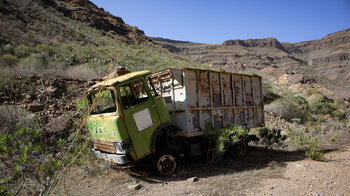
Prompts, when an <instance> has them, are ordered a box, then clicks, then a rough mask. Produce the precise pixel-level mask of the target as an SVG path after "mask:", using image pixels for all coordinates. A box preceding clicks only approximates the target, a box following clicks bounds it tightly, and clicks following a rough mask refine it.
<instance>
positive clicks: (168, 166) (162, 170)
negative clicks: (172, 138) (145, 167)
mask: <svg viewBox="0 0 350 196" xmlns="http://www.w3.org/2000/svg"><path fill="white" fill-rule="evenodd" d="M152 164H153V170H154V172H155V173H156V174H158V175H164V176H169V175H171V174H173V173H174V171H175V170H176V167H177V164H178V158H177V156H176V154H175V153H174V151H172V150H171V149H169V148H166V149H163V150H159V151H158V152H156V153H155V155H154V157H153V163H152Z"/></svg>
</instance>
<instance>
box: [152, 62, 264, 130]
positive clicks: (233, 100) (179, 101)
mask: <svg viewBox="0 0 350 196" xmlns="http://www.w3.org/2000/svg"><path fill="white" fill-rule="evenodd" d="M160 73H161V74H160ZM156 76H157V78H158V80H162V82H160V81H158V83H157V85H155V86H158V87H159V86H163V87H162V88H160V89H163V90H164V92H163V96H170V97H171V101H170V103H169V104H168V108H169V112H170V115H171V121H172V122H173V123H175V124H176V125H177V126H178V127H180V128H181V129H182V130H183V131H182V132H181V133H179V134H180V135H183V136H187V137H191V136H197V135H202V134H203V132H202V130H205V129H206V128H207V125H208V123H209V122H210V123H212V125H214V127H222V126H227V125H229V124H237V125H241V126H243V127H246V128H251V127H256V126H263V125H264V113H263V101H262V83H261V77H259V76H250V75H244V74H233V73H227V72H217V71H208V70H200V69H190V68H186V69H169V70H165V71H161V72H158V73H156ZM152 81H153V79H152ZM155 81H156V80H155ZM169 85H170V87H169ZM169 89H171V90H170V91H169Z"/></svg>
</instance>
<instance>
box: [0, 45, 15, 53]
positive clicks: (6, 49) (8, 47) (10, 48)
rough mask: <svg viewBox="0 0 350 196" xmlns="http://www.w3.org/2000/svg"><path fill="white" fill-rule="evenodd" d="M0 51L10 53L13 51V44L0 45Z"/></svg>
mask: <svg viewBox="0 0 350 196" xmlns="http://www.w3.org/2000/svg"><path fill="white" fill-rule="evenodd" d="M0 53H1V54H6V53H9V54H12V53H13V46H12V45H11V44H6V45H3V46H1V48H0Z"/></svg>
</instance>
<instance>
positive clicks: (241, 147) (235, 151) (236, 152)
mask: <svg viewBox="0 0 350 196" xmlns="http://www.w3.org/2000/svg"><path fill="white" fill-rule="evenodd" d="M247 149H248V144H247V142H246V141H244V140H239V141H238V142H236V143H235V144H233V145H231V146H230V147H229V148H228V149H227V151H226V153H225V156H226V157H227V158H233V159H236V158H239V157H244V156H245V155H246V154H247Z"/></svg>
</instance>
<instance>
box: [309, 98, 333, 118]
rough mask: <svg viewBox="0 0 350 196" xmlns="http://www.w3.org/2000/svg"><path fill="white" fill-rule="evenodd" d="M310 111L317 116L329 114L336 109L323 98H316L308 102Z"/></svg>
mask: <svg viewBox="0 0 350 196" xmlns="http://www.w3.org/2000/svg"><path fill="white" fill-rule="evenodd" d="M310 109H311V111H312V112H314V113H317V114H331V113H332V112H333V111H334V110H336V109H337V106H336V105H335V104H334V103H331V102H329V101H328V100H327V99H326V98H325V97H323V96H318V97H315V98H313V99H312V100H311V101H310Z"/></svg>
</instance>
